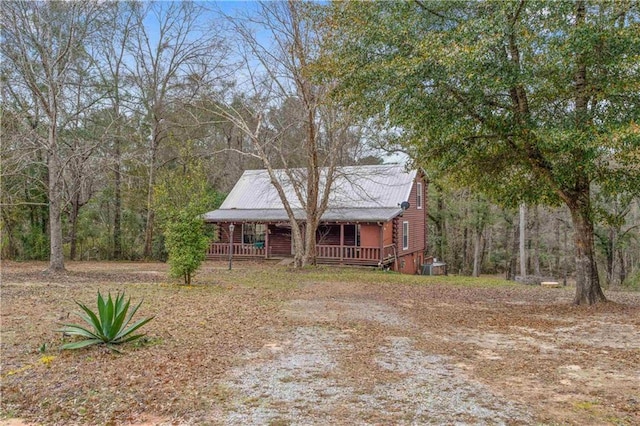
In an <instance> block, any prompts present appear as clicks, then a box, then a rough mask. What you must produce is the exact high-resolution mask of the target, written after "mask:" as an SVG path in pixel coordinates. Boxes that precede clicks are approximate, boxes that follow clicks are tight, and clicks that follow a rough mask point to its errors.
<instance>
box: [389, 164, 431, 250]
mask: <svg viewBox="0 0 640 426" xmlns="http://www.w3.org/2000/svg"><path fill="white" fill-rule="evenodd" d="M416 182H421V183H422V193H423V194H422V208H421V209H418V208H417V201H418V197H417V189H418V188H417V187H418V185H416ZM424 192H425V184H424V179H423V178H422V177H421V176H420V175H418V176H417V177H416V179H415V181H414V183H413V186H412V188H411V193H410V195H409V199H408V200H407V201H409V204H410V207H409V208H408V209H407V210H405V211H404V213H402V216H400V217H397V218H396V219H395V220H394V222H395V223H394V225H395V226H396V227H397V228H396V235H397V239H396V242H395V243H396V247H397V250H398V254H399V255H400V256H402V255H405V254H408V253H413V252H423V251H424V250H425V248H426V247H425V241H426V234H425V224H426V223H425V218H426V204H425V193H424ZM403 222H409V246H408V247H407V249H404V248H403V244H402V236H403V234H402V232H403V225H402V223H403Z"/></svg>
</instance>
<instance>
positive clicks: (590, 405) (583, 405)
mask: <svg viewBox="0 0 640 426" xmlns="http://www.w3.org/2000/svg"><path fill="white" fill-rule="evenodd" d="M599 405H600V404H599V403H598V402H597V401H577V402H574V403H573V406H574V407H576V408H577V409H579V410H585V411H589V412H591V413H594V412H596V411H598V406H599Z"/></svg>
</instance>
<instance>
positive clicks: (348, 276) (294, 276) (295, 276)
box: [230, 265, 519, 290]
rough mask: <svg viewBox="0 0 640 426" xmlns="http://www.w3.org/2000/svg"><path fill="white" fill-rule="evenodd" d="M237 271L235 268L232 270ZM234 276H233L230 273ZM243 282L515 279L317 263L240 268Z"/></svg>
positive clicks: (493, 282) (282, 286)
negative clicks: (249, 271)
mask: <svg viewBox="0 0 640 426" xmlns="http://www.w3.org/2000/svg"><path fill="white" fill-rule="evenodd" d="M232 272H233V271H232ZM230 276H232V275H231V274H230ZM235 278H236V279H237V282H238V283H239V284H242V285H245V286H249V287H254V288H269V289H273V290H286V289H293V288H296V287H298V286H300V285H301V284H311V283H317V282H341V283H369V284H410V285H437V284H445V285H455V286H464V287H514V286H519V284H518V283H516V282H514V281H507V280H505V279H501V278H496V277H489V276H482V277H478V278H475V277H469V276H461V275H448V276H423V275H407V274H399V273H396V272H388V271H381V270H378V269H374V268H354V267H336V266H325V265H322V266H316V267H307V268H303V269H299V270H296V269H292V268H283V267H273V268H272V269H268V270H264V271H253V272H252V273H251V274H247V273H246V271H240V272H237V273H236V274H235Z"/></svg>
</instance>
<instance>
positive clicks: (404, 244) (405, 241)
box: [402, 222, 409, 250]
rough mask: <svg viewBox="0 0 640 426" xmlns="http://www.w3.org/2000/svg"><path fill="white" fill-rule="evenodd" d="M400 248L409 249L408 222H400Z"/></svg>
mask: <svg viewBox="0 0 640 426" xmlns="http://www.w3.org/2000/svg"><path fill="white" fill-rule="evenodd" d="M402 249H403V250H408V249H409V222H402Z"/></svg>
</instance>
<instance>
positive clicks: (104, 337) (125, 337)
mask: <svg viewBox="0 0 640 426" xmlns="http://www.w3.org/2000/svg"><path fill="white" fill-rule="evenodd" d="M75 302H76V304H77V305H78V306H80V308H81V309H82V312H80V313H78V316H79V317H80V318H82V319H83V320H84V321H85V322H86V323H87V324H88V325H89V327H86V326H84V327H83V326H80V325H77V324H62V325H63V326H64V328H62V329H60V330H57V331H60V332H62V333H65V334H69V335H72V336H80V337H83V338H84V339H83V340H80V341H77V342H71V343H66V344H64V345H62V347H61V349H80V348H84V347H87V346H91V345H95V344H105V345H107V347H108V348H110V349H112V350H116V348H115V347H113V345H119V344H122V343H126V342H131V341H133V340H136V339H139V338H140V337H142V336H144V334H133V332H134V331H136V330H138V329H139V328H140V327H142V326H143V325H145V324H146V323H148V322H149V321H151V320H152V319H153V317H149V318H145V319H141V320H138V321H136V322H135V323H134V324H132V325H131V326H129V327H127V326H128V325H129V323H130V322H131V319H132V318H133V316H134V315H135V313H136V312H137V311H138V308H140V305H142V301H141V302H140V303H138V304H137V305H136V306H135V307H134V308H133V309H132V310H131V311H130V312H129V305H130V302H131V298H129V300H127V301H126V302H125V301H124V292H123V293H122V294H120V293H118V294H117V295H116V299H115V302H114V300H113V299H112V298H111V293H109V298H108V299H107V300H106V301H105V300H104V298H103V297H102V295H101V294H100V292H98V311H97V313H95V312H93V311H92V310H91V309H89V308H88V307H87V306H86V305H83V304H82V303H80V302H78V301H75Z"/></svg>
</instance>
